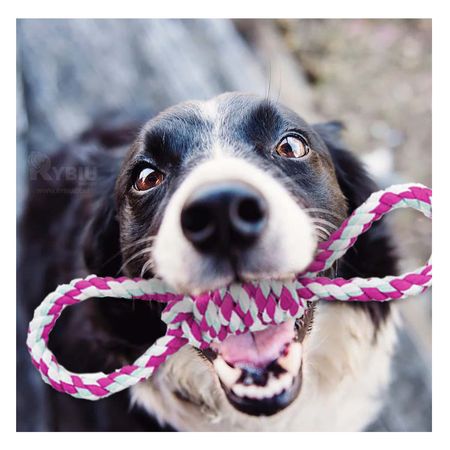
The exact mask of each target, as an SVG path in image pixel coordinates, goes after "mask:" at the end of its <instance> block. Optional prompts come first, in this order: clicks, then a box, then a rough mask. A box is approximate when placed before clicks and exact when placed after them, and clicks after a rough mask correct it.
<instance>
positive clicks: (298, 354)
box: [277, 342, 302, 376]
mask: <svg viewBox="0 0 450 450" xmlns="http://www.w3.org/2000/svg"><path fill="white" fill-rule="evenodd" d="M277 362H278V364H279V365H280V366H281V367H282V368H283V369H285V370H287V371H288V372H289V373H290V374H292V375H294V376H295V375H297V374H298V372H299V370H300V366H301V364H302V344H300V342H292V343H291V344H289V347H288V352H287V354H286V355H285V356H281V357H280V358H278V361H277Z"/></svg>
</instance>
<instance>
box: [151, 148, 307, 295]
mask: <svg viewBox="0 0 450 450" xmlns="http://www.w3.org/2000/svg"><path fill="white" fill-rule="evenodd" d="M222 148H223V147H222ZM234 181H235V182H240V183H245V184H248V185H250V186H251V187H253V188H254V189H256V190H257V191H259V192H260V193H261V194H262V196H263V197H264V198H265V200H266V202H267V204H268V211H269V212H268V224H267V227H266V229H265V231H264V234H263V235H262V236H261V239H260V241H259V243H258V245H257V246H255V248H252V249H251V250H249V252H248V253H247V254H245V255H243V258H245V271H243V272H242V275H243V277H244V278H246V279H249V280H251V279H254V278H272V279H275V278H278V279H283V278H285V279H288V278H292V276H293V275H294V274H295V273H298V272H301V271H302V270H303V269H305V268H306V266H307V265H308V264H309V263H310V262H311V260H312V257H313V255H314V251H315V248H316V236H315V231H314V227H313V224H312V222H311V220H310V218H309V216H308V215H307V214H306V213H305V212H304V211H303V210H302V209H301V208H300V207H299V206H298V205H297V203H296V202H295V200H294V198H293V197H292V196H291V195H290V194H289V192H288V191H287V190H286V189H285V188H284V187H283V186H282V185H281V184H280V183H279V182H278V181H277V180H276V179H275V178H273V177H272V176H270V175H268V174H266V173H264V172H263V171H262V170H261V169H259V168H258V167H256V166H255V165H253V164H251V163H249V162H247V161H245V160H244V159H242V158H237V157H233V156H228V155H227V154H226V150H223V149H222V150H220V151H219V150H218V149H217V148H216V150H215V151H214V156H213V157H212V158H211V159H208V160H207V161H205V162H204V163H202V164H200V165H199V166H198V167H196V168H195V169H194V170H192V172H191V173H190V174H189V175H188V177H187V178H186V179H185V180H184V181H183V183H182V184H181V186H180V187H179V188H178V189H177V190H176V192H175V193H174V194H173V196H172V198H171V199H170V201H169V204H168V205H167V209H166V212H165V214H164V218H163V221H162V223H161V227H160V229H159V231H158V234H157V237H156V240H155V244H154V248H153V259H154V263H155V272H156V273H157V274H158V275H159V276H160V277H162V278H163V279H164V280H165V281H166V282H167V283H169V284H171V285H172V286H174V287H175V288H176V289H178V290H179V291H186V292H191V293H196V292H202V291H205V290H207V289H214V288H217V287H221V286H223V285H225V284H227V283H229V282H231V281H232V279H231V278H229V277H228V278H220V277H218V276H217V274H216V273H215V271H214V270H212V269H211V267H210V266H209V261H208V258H207V257H205V256H204V255H201V254H200V253H198V252H197V251H195V249H194V247H193V246H192V244H191V243H190V242H188V241H187V239H186V238H185V237H184V235H183V233H182V230H181V224H180V215H181V210H182V208H183V205H184V204H185V202H186V201H187V199H188V198H189V196H190V195H192V194H193V193H195V191H196V190H197V189H199V188H200V187H202V186H204V185H207V184H210V183H220V182H234ZM231 276H232V274H230V277H231Z"/></svg>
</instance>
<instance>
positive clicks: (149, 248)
mask: <svg viewBox="0 0 450 450" xmlns="http://www.w3.org/2000/svg"><path fill="white" fill-rule="evenodd" d="M151 251H152V247H146V248H144V249H142V250H139V251H138V252H136V253H134V254H133V255H131V256H130V257H129V258H128V259H127V260H126V261H125V262H124V263H123V264H122V266H121V267H120V272H121V271H122V270H123V269H124V268H125V267H126V265H127V264H129V263H130V262H131V261H133V260H134V259H136V258H138V257H139V256H141V255H144V254H146V253H149V252H151Z"/></svg>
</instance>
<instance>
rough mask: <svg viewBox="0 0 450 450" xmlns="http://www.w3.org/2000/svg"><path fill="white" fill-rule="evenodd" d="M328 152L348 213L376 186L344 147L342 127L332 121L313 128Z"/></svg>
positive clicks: (340, 123)
mask: <svg viewBox="0 0 450 450" xmlns="http://www.w3.org/2000/svg"><path fill="white" fill-rule="evenodd" d="M313 128H314V130H315V131H316V132H317V133H318V134H319V136H320V137H321V138H322V140H323V141H324V142H325V144H326V146H327V147H328V150H329V151H330V154H331V158H332V160H333V164H334V168H335V171H336V177H337V179H338V182H339V186H340V188H341V190H342V192H343V193H344V195H345V197H346V198H347V202H348V207H349V213H351V212H352V211H353V210H354V209H355V208H357V207H358V206H359V205H361V203H363V202H364V201H365V200H366V199H367V197H369V195H370V194H371V193H372V192H375V191H377V190H378V186H377V185H376V183H375V182H374V181H373V180H372V178H371V177H370V175H369V174H368V172H367V170H366V169H365V167H364V166H363V164H362V163H361V161H360V160H359V159H358V158H357V157H356V156H355V155H354V154H353V153H351V152H350V151H348V150H347V148H346V147H345V145H344V143H343V140H342V131H343V130H344V128H345V127H344V125H343V123H342V122H339V121H333V122H326V123H320V124H317V125H314V126H313Z"/></svg>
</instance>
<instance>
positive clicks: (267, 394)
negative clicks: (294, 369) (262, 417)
mask: <svg viewBox="0 0 450 450" xmlns="http://www.w3.org/2000/svg"><path fill="white" fill-rule="evenodd" d="M293 382H294V377H293V376H292V375H290V374H289V373H284V374H282V375H281V376H280V377H278V378H277V377H275V376H274V375H271V376H270V377H269V380H268V382H267V384H266V386H256V385H250V386H245V385H244V384H241V383H238V384H235V385H234V386H233V388H232V391H233V392H234V394H235V395H237V396H239V397H247V398H254V399H258V400H260V399H263V398H272V397H273V396H275V395H278V394H280V393H281V392H283V391H284V390H286V389H289V388H290V387H291V386H292V383H293Z"/></svg>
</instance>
